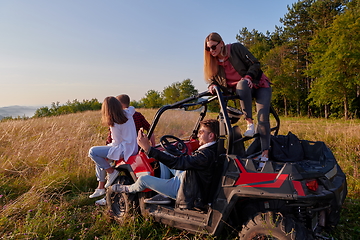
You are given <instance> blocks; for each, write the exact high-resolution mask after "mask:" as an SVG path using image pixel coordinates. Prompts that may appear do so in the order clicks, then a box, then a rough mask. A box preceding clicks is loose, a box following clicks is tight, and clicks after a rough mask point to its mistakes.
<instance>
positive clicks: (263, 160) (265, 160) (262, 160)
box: [259, 156, 269, 168]
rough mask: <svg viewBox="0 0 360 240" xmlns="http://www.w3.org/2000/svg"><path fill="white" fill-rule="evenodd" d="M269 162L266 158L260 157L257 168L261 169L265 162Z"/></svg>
mask: <svg viewBox="0 0 360 240" xmlns="http://www.w3.org/2000/svg"><path fill="white" fill-rule="evenodd" d="M268 160H269V158H267V157H263V156H261V157H260V163H259V168H263V167H264V166H265V162H267V161H268Z"/></svg>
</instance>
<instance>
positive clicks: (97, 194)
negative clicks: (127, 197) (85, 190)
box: [89, 188, 105, 198]
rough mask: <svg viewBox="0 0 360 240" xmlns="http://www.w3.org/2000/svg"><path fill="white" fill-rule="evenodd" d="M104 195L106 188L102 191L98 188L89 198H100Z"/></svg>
mask: <svg viewBox="0 0 360 240" xmlns="http://www.w3.org/2000/svg"><path fill="white" fill-rule="evenodd" d="M104 194H105V189H104V188H102V189H98V188H97V189H95V192H94V193H93V194H91V195H90V196H89V198H96V197H100V196H102V195H104Z"/></svg>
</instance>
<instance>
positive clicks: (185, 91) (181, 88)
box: [161, 78, 198, 104]
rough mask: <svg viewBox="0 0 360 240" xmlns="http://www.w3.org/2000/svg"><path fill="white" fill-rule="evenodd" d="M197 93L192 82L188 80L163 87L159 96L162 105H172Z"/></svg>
mask: <svg viewBox="0 0 360 240" xmlns="http://www.w3.org/2000/svg"><path fill="white" fill-rule="evenodd" d="M197 93H198V90H196V89H195V87H194V85H193V84H192V81H191V80H190V79H189V78H188V79H185V80H184V81H182V82H181V83H180V82H175V83H172V84H171V85H170V86H167V87H165V88H164V90H163V92H162V94H161V95H162V97H163V102H164V104H172V103H175V102H178V101H181V100H183V99H185V98H189V97H190V96H192V95H195V94H197Z"/></svg>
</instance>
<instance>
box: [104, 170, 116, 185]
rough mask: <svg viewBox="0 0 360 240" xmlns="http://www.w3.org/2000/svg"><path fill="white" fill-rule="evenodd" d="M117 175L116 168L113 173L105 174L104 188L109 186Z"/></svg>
mask: <svg viewBox="0 0 360 240" xmlns="http://www.w3.org/2000/svg"><path fill="white" fill-rule="evenodd" d="M117 176H119V172H118V171H117V170H114V172H113V173H111V174H108V175H107V181H106V184H105V188H108V187H110V186H111V184H112V183H113V182H114V181H115V179H116V178H117Z"/></svg>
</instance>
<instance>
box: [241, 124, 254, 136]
mask: <svg viewBox="0 0 360 240" xmlns="http://www.w3.org/2000/svg"><path fill="white" fill-rule="evenodd" d="M254 135H255V126H254V124H253V123H251V124H248V125H247V129H246V131H245V132H244V136H245V137H253V136H254Z"/></svg>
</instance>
